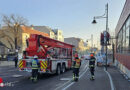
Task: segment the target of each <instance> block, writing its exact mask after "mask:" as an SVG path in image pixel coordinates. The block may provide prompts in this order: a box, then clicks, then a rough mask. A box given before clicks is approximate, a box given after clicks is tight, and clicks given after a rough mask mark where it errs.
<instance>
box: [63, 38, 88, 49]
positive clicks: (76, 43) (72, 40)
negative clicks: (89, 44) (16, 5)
mask: <svg viewBox="0 0 130 90" xmlns="http://www.w3.org/2000/svg"><path fill="white" fill-rule="evenodd" d="M64 42H65V43H68V44H71V45H74V46H75V48H76V50H77V51H84V50H85V49H86V47H85V45H84V41H83V40H82V39H80V38H75V37H69V38H64Z"/></svg>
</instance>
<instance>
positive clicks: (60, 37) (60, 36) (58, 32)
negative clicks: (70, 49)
mask: <svg viewBox="0 0 130 90" xmlns="http://www.w3.org/2000/svg"><path fill="white" fill-rule="evenodd" d="M53 32H54V33H55V38H56V40H59V41H62V42H64V36H63V31H62V30H59V29H53Z"/></svg>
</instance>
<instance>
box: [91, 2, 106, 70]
mask: <svg viewBox="0 0 130 90" xmlns="http://www.w3.org/2000/svg"><path fill="white" fill-rule="evenodd" d="M101 18H106V32H107V31H108V3H107V4H106V8H105V14H104V15H102V16H95V17H94V18H93V21H92V24H96V23H97V22H96V19H101ZM104 37H105V38H104V43H105V46H106V65H105V66H106V70H107V34H104Z"/></svg>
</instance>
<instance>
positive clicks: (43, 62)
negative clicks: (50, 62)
mask: <svg viewBox="0 0 130 90" xmlns="http://www.w3.org/2000/svg"><path fill="white" fill-rule="evenodd" d="M40 69H41V71H43V72H46V69H47V61H40Z"/></svg>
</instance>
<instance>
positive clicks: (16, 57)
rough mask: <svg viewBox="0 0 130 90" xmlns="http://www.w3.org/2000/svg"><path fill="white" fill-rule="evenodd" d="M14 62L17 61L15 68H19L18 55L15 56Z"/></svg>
mask: <svg viewBox="0 0 130 90" xmlns="http://www.w3.org/2000/svg"><path fill="white" fill-rule="evenodd" d="M14 62H15V68H17V64H18V56H17V55H16V56H15V58H14Z"/></svg>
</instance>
